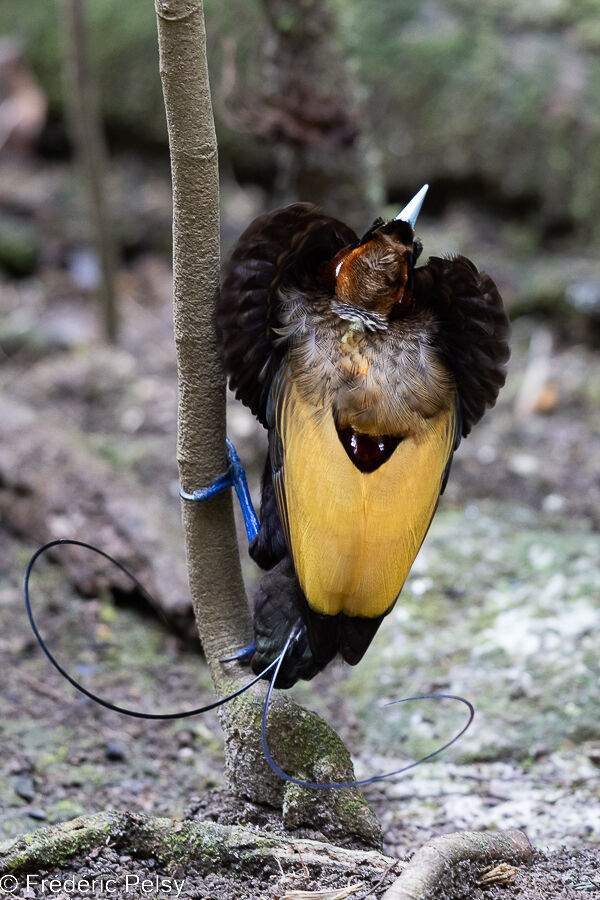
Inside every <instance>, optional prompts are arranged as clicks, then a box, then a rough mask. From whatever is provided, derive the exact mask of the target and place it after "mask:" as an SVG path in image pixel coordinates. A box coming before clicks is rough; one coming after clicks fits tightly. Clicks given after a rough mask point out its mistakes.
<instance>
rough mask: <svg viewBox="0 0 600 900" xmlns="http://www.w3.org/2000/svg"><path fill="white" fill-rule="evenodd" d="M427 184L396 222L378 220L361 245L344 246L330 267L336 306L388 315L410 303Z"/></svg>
mask: <svg viewBox="0 0 600 900" xmlns="http://www.w3.org/2000/svg"><path fill="white" fill-rule="evenodd" d="M427 188H428V185H424V187H422V188H421V190H420V191H419V192H418V194H416V195H415V196H414V197H413V199H412V200H411V201H410V203H408V204H407V206H405V207H404V209H403V210H402V211H401V212H400V213H398V215H397V216H396V218H395V219H392V220H391V221H390V222H384V221H383V220H382V219H378V220H377V221H376V222H375V223H374V224H373V226H372V228H370V229H369V231H368V232H367V233H366V234H365V236H364V237H363V239H362V240H361V241H360V243H359V244H358V246H356V245H354V246H350V247H344V249H343V250H341V251H340V252H339V253H338V254H337V256H335V257H334V259H333V260H331V262H330V263H329V265H328V267H327V268H328V278H329V283H330V284H331V286H332V288H333V291H334V300H335V302H336V304H339V305H342V306H346V305H348V304H350V305H351V306H354V307H358V308H360V309H363V310H367V311H368V312H373V313H379V314H380V315H384V316H388V315H389V314H390V312H391V311H392V309H393V308H394V307H396V306H397V305H398V304H399V305H400V306H401V305H402V303H406V304H408V303H409V302H410V296H409V291H407V287H408V285H409V277H410V271H411V269H412V267H413V265H414V263H415V261H416V258H417V257H418V255H419V253H420V250H421V245H420V243H419V242H418V241H416V240H415V236H414V227H415V224H416V221H417V216H418V214H419V210H420V209H421V205H422V203H423V200H424V198H425V194H426V193H427Z"/></svg>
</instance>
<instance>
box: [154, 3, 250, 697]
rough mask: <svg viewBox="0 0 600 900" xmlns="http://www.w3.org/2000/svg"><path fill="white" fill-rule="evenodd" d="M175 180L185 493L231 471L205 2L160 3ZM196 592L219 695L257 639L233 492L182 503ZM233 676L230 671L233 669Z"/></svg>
mask: <svg viewBox="0 0 600 900" xmlns="http://www.w3.org/2000/svg"><path fill="white" fill-rule="evenodd" d="M155 8H156V13H157V17H158V36H159V50H160V70H161V77H162V83H163V92H164V97H165V108H166V112H167V125H168V130H169V143H170V148H171V171H172V179H173V278H174V296H173V302H174V324H175V342H176V346H177V369H178V378H179V431H178V441H177V459H178V463H179V474H180V477H181V482H182V484H183V486H184V487H185V489H186V490H187V491H193V490H195V489H197V488H200V487H204V486H206V485H208V484H209V483H210V482H211V481H212V479H213V478H214V477H215V476H216V475H219V474H220V473H221V472H223V471H224V470H225V468H226V456H225V379H224V375H223V371H222V367H221V364H220V361H219V357H218V354H217V348H216V344H215V337H214V330H213V327H212V315H213V308H214V301H215V297H216V293H217V291H218V289H219V273H220V256H219V173H218V163H217V140H216V136H215V128H214V121H213V115H212V106H211V101H210V88H209V82H208V70H207V65H206V45H205V42H206V35H205V30H204V16H203V10H202V3H201V2H200V0H156V3H155ZM183 517H184V530H185V537H186V546H187V557H188V572H189V579H190V589H191V593H192V599H193V603H194V611H195V614H196V620H197V622H198V627H199V630H200V637H201V640H202V645H203V647H204V651H205V653H206V658H207V660H208V663H209V666H210V669H211V675H212V677H213V681H214V683H215V686H216V687H217V689H218V690H219V691H223V690H224V689H225V687H226V681H227V679H225V677H224V669H223V667H222V666H221V665H219V663H218V660H219V659H220V658H222V657H224V656H226V655H227V654H228V653H230V652H232V651H234V650H236V649H238V648H239V647H242V646H244V645H245V644H247V643H248V641H249V640H250V636H251V628H250V617H249V613H248V605H247V603H246V595H245V591H244V586H243V582H242V575H241V569H240V560H239V554H238V549H237V541H236V535H235V525H234V519H233V509H232V499H231V492H230V491H226V492H224V493H222V494H219V495H218V496H217V497H215V498H213V499H212V500H210V501H209V502H208V503H206V504H204V503H186V502H184V503H183ZM230 668H231V667H230Z"/></svg>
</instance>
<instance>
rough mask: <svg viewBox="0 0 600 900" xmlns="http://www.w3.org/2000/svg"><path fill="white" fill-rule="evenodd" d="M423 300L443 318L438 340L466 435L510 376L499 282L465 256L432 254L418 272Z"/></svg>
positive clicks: (417, 291) (416, 282) (416, 280)
mask: <svg viewBox="0 0 600 900" xmlns="http://www.w3.org/2000/svg"><path fill="white" fill-rule="evenodd" d="M413 290H414V295H415V300H416V301H417V303H419V304H421V305H423V306H426V307H427V308H428V309H430V310H432V311H433V312H434V314H435V315H436V317H437V319H438V334H437V341H438V345H439V347H440V349H441V352H442V355H443V358H444V361H445V362H446V365H447V366H448V367H449V368H450V370H451V371H452V372H453V374H454V378H455V380H456V388H457V392H458V398H459V409H460V415H461V419H462V434H463V437H466V436H467V435H468V434H469V432H470V431H471V428H472V426H473V425H476V424H477V422H478V421H479V420H480V419H481V417H482V416H483V414H484V412H485V410H486V409H487V408H488V407H490V406H493V405H494V404H495V402H496V398H497V396H498V392H499V390H500V388H501V387H502V385H503V384H504V381H505V378H506V363H507V361H508V357H509V355H510V350H509V347H508V337H509V332H510V326H509V323H508V318H507V316H506V313H505V311H504V307H503V305H502V298H501V297H500V294H499V293H498V289H497V288H496V285H495V284H494V282H493V281H492V279H491V278H490V277H489V275H486V274H485V273H483V272H479V271H478V270H477V268H476V267H475V266H474V265H473V263H472V262H471V261H470V260H469V259H467V258H466V257H464V256H457V257H455V258H453V259H440V258H439V257H431V258H430V259H429V261H428V263H427V265H425V266H422V267H420V268H418V269H415V271H414V286H413Z"/></svg>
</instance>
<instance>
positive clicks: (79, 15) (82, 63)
mask: <svg viewBox="0 0 600 900" xmlns="http://www.w3.org/2000/svg"><path fill="white" fill-rule="evenodd" d="M59 9H60V13H61V20H62V25H63V39H64V57H63V65H64V92H65V111H66V115H67V125H68V130H69V135H70V138H71V143H72V145H73V148H74V151H75V157H76V159H77V162H78V164H79V166H80V168H81V175H82V180H83V184H84V188H85V190H86V192H87V194H88V207H89V215H90V220H91V226H92V233H93V239H94V243H95V245H96V252H97V254H98V260H99V264H100V276H101V277H100V289H99V293H100V304H101V314H102V323H103V329H104V336H105V338H106V340H107V341H109V342H110V343H114V342H115V341H116V340H117V333H118V311H117V293H116V287H115V275H116V249H115V243H114V240H113V235H112V229H111V223H110V215H109V212H108V209H107V204H106V191H105V187H104V179H105V173H106V157H107V154H106V147H105V144H104V136H103V133H102V123H101V119H100V114H99V110H98V100H97V93H96V88H95V85H94V80H93V75H92V71H91V68H90V62H89V51H88V42H87V34H86V25H85V3H84V0H59Z"/></svg>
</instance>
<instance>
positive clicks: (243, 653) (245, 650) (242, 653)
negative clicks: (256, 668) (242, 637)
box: [219, 641, 256, 665]
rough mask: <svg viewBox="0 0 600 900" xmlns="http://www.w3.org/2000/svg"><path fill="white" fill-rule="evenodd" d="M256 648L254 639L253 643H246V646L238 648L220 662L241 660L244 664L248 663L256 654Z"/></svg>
mask: <svg viewBox="0 0 600 900" xmlns="http://www.w3.org/2000/svg"><path fill="white" fill-rule="evenodd" d="M255 649H256V645H255V643H254V641H251V643H249V644H246V646H245V647H241V648H240V649H239V650H236V651H235V653H232V654H231V656H225V657H223V659H220V660H219V662H221V663H227V662H241V663H242V664H243V665H247V664H248V663H249V662H250V660H251V659H252V657H253V656H254V651H255Z"/></svg>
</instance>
